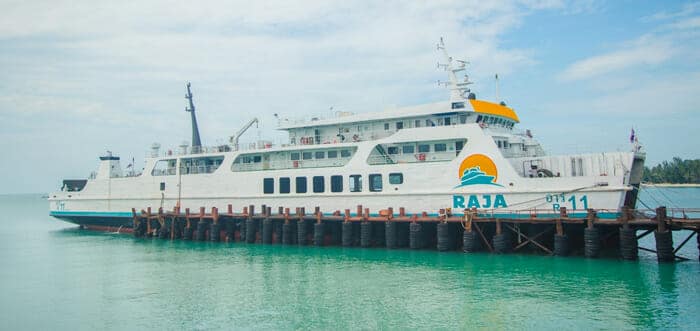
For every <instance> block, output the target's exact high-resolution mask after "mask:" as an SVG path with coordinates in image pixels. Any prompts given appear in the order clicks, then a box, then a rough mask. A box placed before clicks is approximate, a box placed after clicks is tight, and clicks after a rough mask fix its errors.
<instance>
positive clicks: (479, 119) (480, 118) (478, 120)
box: [476, 115, 483, 123]
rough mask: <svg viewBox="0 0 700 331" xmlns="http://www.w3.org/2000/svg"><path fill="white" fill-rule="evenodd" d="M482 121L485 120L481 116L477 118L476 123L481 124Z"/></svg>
mask: <svg viewBox="0 0 700 331" xmlns="http://www.w3.org/2000/svg"><path fill="white" fill-rule="evenodd" d="M482 119H483V118H482V117H481V115H479V116H477V117H476V122H477V123H479V122H481V120H482Z"/></svg>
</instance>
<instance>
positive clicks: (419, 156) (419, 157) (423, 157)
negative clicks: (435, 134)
mask: <svg viewBox="0 0 700 331" xmlns="http://www.w3.org/2000/svg"><path fill="white" fill-rule="evenodd" d="M416 159H417V160H418V161H425V153H419V154H416Z"/></svg>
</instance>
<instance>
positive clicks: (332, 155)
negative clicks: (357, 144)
mask: <svg viewBox="0 0 700 331" xmlns="http://www.w3.org/2000/svg"><path fill="white" fill-rule="evenodd" d="M328 158H329V159H336V158H338V151H328Z"/></svg>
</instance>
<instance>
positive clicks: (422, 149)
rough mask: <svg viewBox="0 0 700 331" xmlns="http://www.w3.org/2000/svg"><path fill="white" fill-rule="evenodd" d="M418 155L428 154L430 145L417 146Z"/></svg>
mask: <svg viewBox="0 0 700 331" xmlns="http://www.w3.org/2000/svg"><path fill="white" fill-rule="evenodd" d="M418 153H430V145H428V144H425V145H418Z"/></svg>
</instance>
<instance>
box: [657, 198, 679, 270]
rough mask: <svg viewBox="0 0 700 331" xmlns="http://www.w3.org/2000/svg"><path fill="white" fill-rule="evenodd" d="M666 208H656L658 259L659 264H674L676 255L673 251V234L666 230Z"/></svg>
mask: <svg viewBox="0 0 700 331" xmlns="http://www.w3.org/2000/svg"><path fill="white" fill-rule="evenodd" d="M666 217H667V216H666V207H659V208H656V223H657V228H656V231H654V238H655V239H656V257H657V259H658V260H659V262H673V261H675V260H676V255H675V253H674V251H673V233H672V232H671V231H670V230H668V229H667V228H666Z"/></svg>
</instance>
